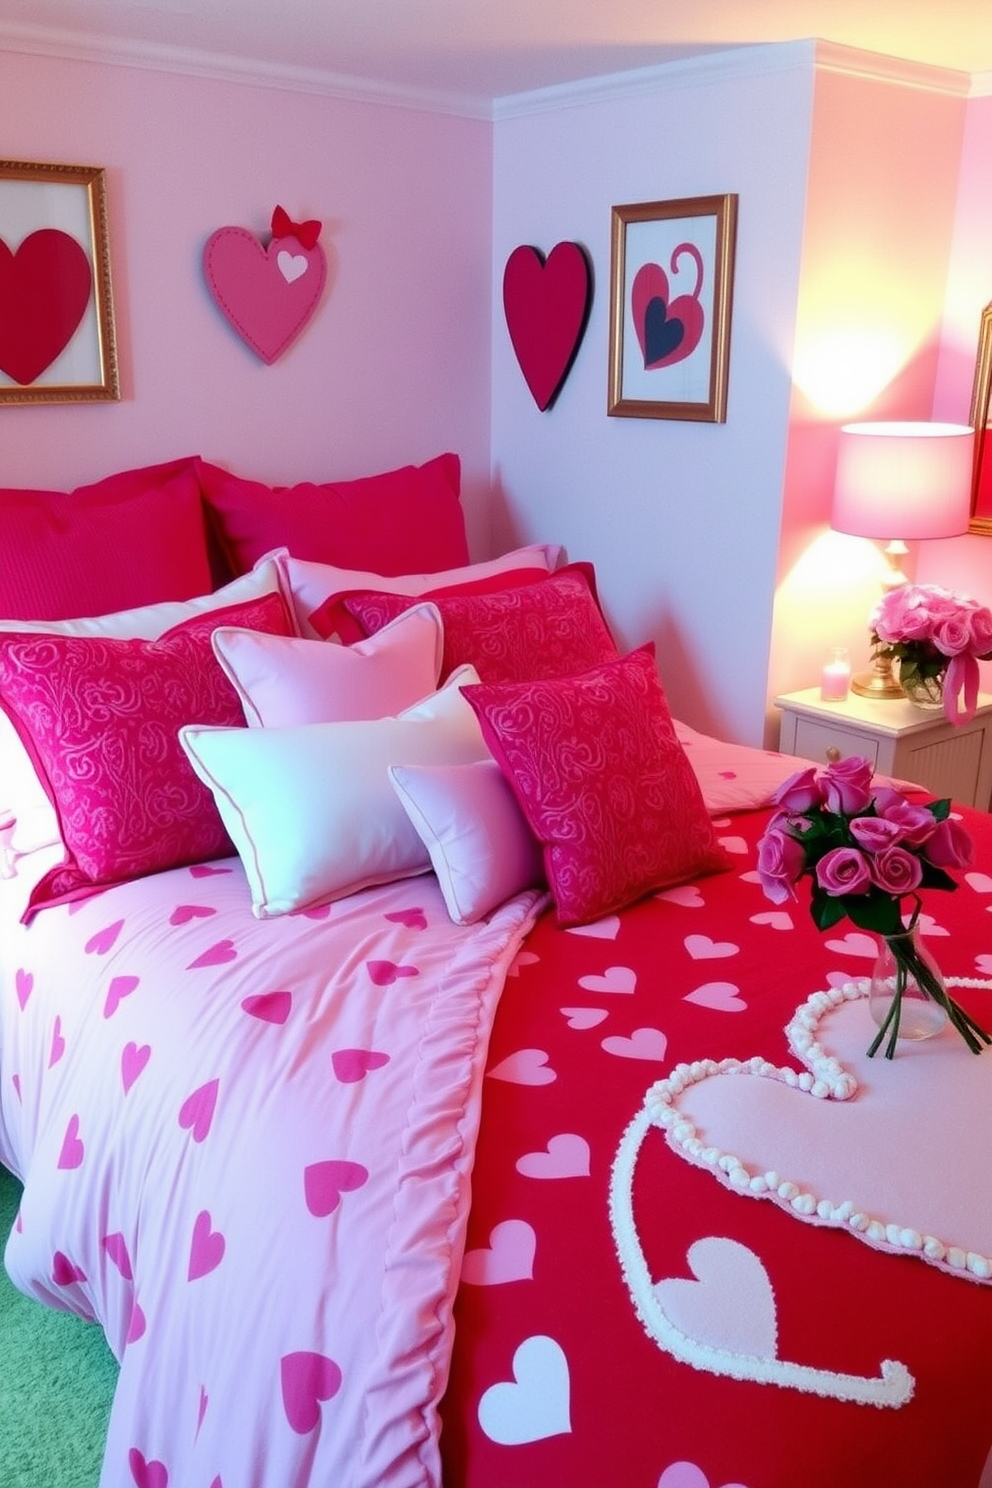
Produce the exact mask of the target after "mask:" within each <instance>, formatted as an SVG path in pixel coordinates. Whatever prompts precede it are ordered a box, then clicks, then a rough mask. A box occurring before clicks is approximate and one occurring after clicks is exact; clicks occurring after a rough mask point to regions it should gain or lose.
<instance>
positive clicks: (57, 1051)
mask: <svg viewBox="0 0 992 1488" xmlns="http://www.w3.org/2000/svg"><path fill="white" fill-rule="evenodd" d="M64 1053H65V1039H64V1038H63V1037H62V1019H61V1018H58V1017H57V1018H56V1019H55V1024H54V1027H53V1028H52V1047H51V1050H50V1051H49V1055H48V1068H49V1069H51V1068H52V1066H53V1065H55V1064H58V1062H59V1060H60V1059H61V1058H62V1055H63V1054H64Z"/></svg>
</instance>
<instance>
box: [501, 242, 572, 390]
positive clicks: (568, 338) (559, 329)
mask: <svg viewBox="0 0 992 1488" xmlns="http://www.w3.org/2000/svg"><path fill="white" fill-rule="evenodd" d="M591 306H592V268H591V265H590V263H589V259H588V258H587V257H586V254H585V250H584V249H583V248H582V247H581V246H580V245H579V244H578V243H558V244H557V245H556V246H555V247H554V248H552V250H551V252H550V253H549V254H548V256H547V258H545V257H544V255H543V254H542V253H541V251H540V249H539V248H532V247H529V246H527V245H522V246H521V247H519V248H515V249H514V250H513V252H512V253H511V254H510V256H509V258H508V259H507V261H506V267H505V269H504V270H503V310H504V313H505V315H506V327H507V330H508V331H509V333H510V340H511V342H512V343H513V350H514V352H515V353H516V357H517V361H518V362H519V363H520V370H521V372H522V373H523V374H524V381H525V382H526V383H527V386H528V387H529V388H530V391H531V394H532V396H533V398H534V402H535V403H536V404H537V406H538V408H539V409H540V410H541V412H542V413H543V412H544V410H545V409H546V408H550V407H551V404H552V403H553V402H554V400H555V398H556V397H557V396H558V393H559V392H560V391H561V388H562V386H563V384H564V382H565V378H566V377H567V376H568V373H569V371H570V370H571V366H572V363H573V362H574V360H575V356H576V353H577V352H578V349H579V346H580V345H581V342H582V337H583V335H584V334H585V329H586V323H587V321H588V319H589V310H590V308H591Z"/></svg>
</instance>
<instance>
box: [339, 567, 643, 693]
mask: <svg viewBox="0 0 992 1488" xmlns="http://www.w3.org/2000/svg"><path fill="white" fill-rule="evenodd" d="M511 577H512V576H511ZM420 599H421V601H422V600H424V599H430V601H431V603H432V604H434V605H436V606H437V608H438V610H439V611H440V613H441V619H442V621H443V622H444V660H443V662H442V664H441V680H442V681H444V679H445V678H446V677H449V676H450V675H451V673H452V672H453V671H454V670H455V668H456V667H459V666H465V665H471V666H474V667H475V669H476V671H477V672H478V673H479V676H480V677H481V678H482V681H483V682H523V681H529V680H531V679H534V678H541V677H566V676H571V675H572V674H573V673H575V672H584V671H587V670H588V669H589V667H593V666H597V665H598V664H599V663H600V662H603V661H611V660H614V659H615V658H616V656H617V654H618V653H617V648H616V645H615V643H614V640H613V637H612V636H611V635H610V632H609V630H608V629H607V625H606V621H605V620H604V619H603V615H602V612H601V610H600V608H599V602H598V599H597V596H596V579H595V573H594V571H593V566H592V564H591V563H569V564H567V565H566V566H565V567H564V568H559V569H556V570H555V572H554V573H550V574H547V575H543V576H542V577H541V578H540V579H538V580H536V581H535V582H533V583H529V584H519V585H517V584H514V585H513V586H512V587H505V586H501V587H500V588H499V589H497V590H496V591H495V592H482V591H477V592H472V593H461V594H449V595H445V594H444V593H442V592H439V591H435V592H433V593H428V594H425V595H421V596H420ZM416 603H417V600H416V599H415V598H412V597H410V596H409V595H404V594H383V593H379V592H373V591H371V590H369V591H367V592H359V593H355V594H350V595H348V597H347V598H346V599H345V600H344V607H345V609H346V610H347V611H348V613H349V614H351V615H353V616H354V617H355V619H356V620H357V621H358V623H359V624H360V625H361V627H362V629H363V630H364V631H365V633H366V635H372V634H374V632H375V631H377V630H380V629H381V628H382V626H383V625H386V624H388V622H389V621H390V620H393V619H395V617H396V616H397V615H399V614H402V612H403V610H405V609H408V608H409V606H410V605H412V604H416Z"/></svg>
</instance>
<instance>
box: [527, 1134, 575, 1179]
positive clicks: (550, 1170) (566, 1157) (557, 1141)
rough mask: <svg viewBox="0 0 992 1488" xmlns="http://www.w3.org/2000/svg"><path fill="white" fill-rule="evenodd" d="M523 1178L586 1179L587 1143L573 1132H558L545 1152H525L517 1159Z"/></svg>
mask: <svg viewBox="0 0 992 1488" xmlns="http://www.w3.org/2000/svg"><path fill="white" fill-rule="evenodd" d="M517 1172H518V1173H522V1174H523V1175H524V1177H525V1178H588V1177H589V1143H588V1142H587V1141H586V1139H585V1137H580V1136H578V1135H577V1134H576V1133H575V1132H559V1133H558V1135H557V1136H555V1137H552V1138H551V1140H550V1141H549V1142H548V1146H547V1150H546V1151H545V1152H525V1153H524V1155H523V1157H519V1158H518V1159H517Z"/></svg>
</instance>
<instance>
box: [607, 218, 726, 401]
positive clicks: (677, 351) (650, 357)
mask: <svg viewBox="0 0 992 1488" xmlns="http://www.w3.org/2000/svg"><path fill="white" fill-rule="evenodd" d="M736 242H737V197H736V196H735V195H732V194H726V195H723V196H695V197H682V198H680V199H678V200H675V201H664V202H639V203H636V204H632V205H629V206H621V207H614V208H613V217H612V233H611V244H612V255H611V272H610V381H609V397H608V402H607V412H608V413H611V414H615V415H617V416H619V417H623V418H662V419H691V420H697V421H700V422H704V423H713V424H722V423H725V422H726V418H727V383H728V373H729V366H730V319H731V304H732V299H733V279H734V252H735V248H736Z"/></svg>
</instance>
